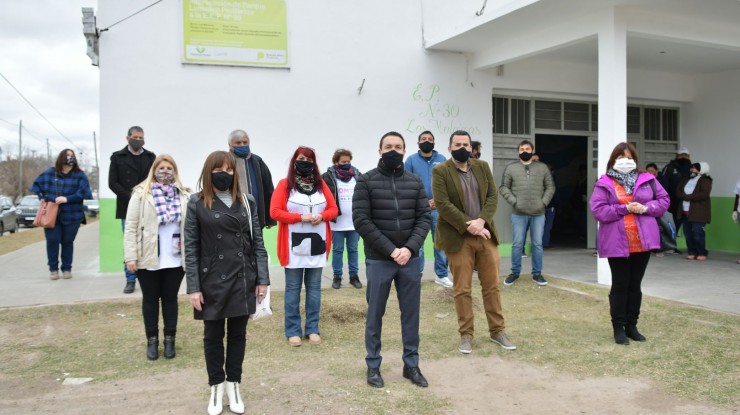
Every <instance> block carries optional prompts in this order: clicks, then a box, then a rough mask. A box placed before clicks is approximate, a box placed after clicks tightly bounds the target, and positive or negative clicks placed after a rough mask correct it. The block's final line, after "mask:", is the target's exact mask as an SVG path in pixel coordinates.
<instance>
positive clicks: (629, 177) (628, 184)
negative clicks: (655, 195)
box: [606, 169, 637, 195]
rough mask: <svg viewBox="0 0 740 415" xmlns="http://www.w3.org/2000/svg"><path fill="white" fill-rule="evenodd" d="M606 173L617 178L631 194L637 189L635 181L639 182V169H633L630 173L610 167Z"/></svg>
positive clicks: (626, 191)
mask: <svg viewBox="0 0 740 415" xmlns="http://www.w3.org/2000/svg"><path fill="white" fill-rule="evenodd" d="M606 175H607V176H609V177H611V178H612V179H614V180H616V181H617V183H619V184H621V185H622V187H624V192H625V193H627V194H628V195H631V194H632V192H633V191H634V190H635V183H636V182H637V170H632V171H631V172H629V173H626V174H625V173H620V172H618V171H616V170H614V169H609V171H607V172H606Z"/></svg>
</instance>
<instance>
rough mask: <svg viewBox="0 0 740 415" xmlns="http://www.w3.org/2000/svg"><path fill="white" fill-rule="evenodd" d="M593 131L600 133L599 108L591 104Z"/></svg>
mask: <svg viewBox="0 0 740 415" xmlns="http://www.w3.org/2000/svg"><path fill="white" fill-rule="evenodd" d="M591 131H599V106H598V104H591Z"/></svg>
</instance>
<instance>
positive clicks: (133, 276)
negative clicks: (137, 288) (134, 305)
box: [121, 219, 136, 283]
mask: <svg viewBox="0 0 740 415" xmlns="http://www.w3.org/2000/svg"><path fill="white" fill-rule="evenodd" d="M121 229H124V230H125V229H126V219H121ZM123 272H125V273H126V282H127V283H128V282H136V273H135V272H131V271H129V270H128V268H126V264H125V263H124V264H123Z"/></svg>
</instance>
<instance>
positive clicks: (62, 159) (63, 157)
mask: <svg viewBox="0 0 740 415" xmlns="http://www.w3.org/2000/svg"><path fill="white" fill-rule="evenodd" d="M68 151H71V152H72V157H74V158H75V160H77V154H75V151H74V150H72V149H71V148H65V149H64V150H62V151H60V152H59V155H58V156H57V161H56V163H54V168H55V169H57V171H58V172H61V171H62V167H64V166H66V165H67V152H68ZM72 171H82V169H80V160H77V163H75V165H74V166H72Z"/></svg>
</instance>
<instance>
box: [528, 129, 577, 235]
mask: <svg viewBox="0 0 740 415" xmlns="http://www.w3.org/2000/svg"><path fill="white" fill-rule="evenodd" d="M587 139H588V137H586V136H573V135H552V134H536V135H535V143H534V144H535V153H537V154H538V155H539V156H540V161H541V162H544V163H547V165H548V166H549V167H550V171H552V173H553V178H554V179H555V187H556V191H555V197H554V198H553V202H552V204H551V205H550V206H552V207H555V219H554V221H553V224H552V231H551V233H550V247H571V248H586V223H587V218H588V216H587V215H588V213H587V206H588V203H587V200H586V192H587V190H588V189H587V188H586V183H587V178H586V164H587V162H588V140H587ZM545 239H546V238H545ZM544 242H546V240H545V241H544Z"/></svg>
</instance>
